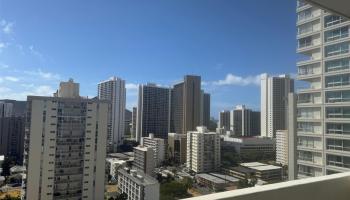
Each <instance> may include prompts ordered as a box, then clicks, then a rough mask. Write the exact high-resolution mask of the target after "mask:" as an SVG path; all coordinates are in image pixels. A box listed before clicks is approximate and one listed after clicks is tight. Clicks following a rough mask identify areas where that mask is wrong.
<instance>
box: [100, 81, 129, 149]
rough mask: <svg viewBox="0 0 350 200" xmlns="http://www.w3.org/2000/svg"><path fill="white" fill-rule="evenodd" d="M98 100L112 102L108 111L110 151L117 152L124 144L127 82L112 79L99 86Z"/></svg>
mask: <svg viewBox="0 0 350 200" xmlns="http://www.w3.org/2000/svg"><path fill="white" fill-rule="evenodd" d="M98 98H99V99H101V100H109V101H111V104H112V108H111V110H109V111H108V114H109V124H108V150H109V151H110V152H117V149H118V145H120V144H122V143H123V139H124V132H125V119H124V118H125V98H126V89H125V81H124V80H122V79H120V78H117V77H112V78H110V79H109V80H106V81H103V82H101V83H99V84H98Z"/></svg>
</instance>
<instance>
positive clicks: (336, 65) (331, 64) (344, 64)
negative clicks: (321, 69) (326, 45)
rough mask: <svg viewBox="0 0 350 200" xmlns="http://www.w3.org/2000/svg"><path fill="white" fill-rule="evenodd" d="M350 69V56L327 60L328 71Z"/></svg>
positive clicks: (326, 68) (326, 67)
mask: <svg viewBox="0 0 350 200" xmlns="http://www.w3.org/2000/svg"><path fill="white" fill-rule="evenodd" d="M348 69H350V58H341V59H336V60H330V61H326V62H325V71H326V72H335V71H341V70H348Z"/></svg>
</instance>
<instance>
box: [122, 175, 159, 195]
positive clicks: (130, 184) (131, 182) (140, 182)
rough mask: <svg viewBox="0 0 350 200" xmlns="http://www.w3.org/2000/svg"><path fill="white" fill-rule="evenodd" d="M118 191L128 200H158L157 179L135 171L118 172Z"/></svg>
mask: <svg viewBox="0 0 350 200" xmlns="http://www.w3.org/2000/svg"><path fill="white" fill-rule="evenodd" d="M118 189H119V193H125V194H126V195H127V197H128V200H159V183H158V181H157V179H155V178H153V177H151V176H149V175H147V174H144V173H142V172H139V171H137V170H130V169H128V168H124V169H120V170H118Z"/></svg>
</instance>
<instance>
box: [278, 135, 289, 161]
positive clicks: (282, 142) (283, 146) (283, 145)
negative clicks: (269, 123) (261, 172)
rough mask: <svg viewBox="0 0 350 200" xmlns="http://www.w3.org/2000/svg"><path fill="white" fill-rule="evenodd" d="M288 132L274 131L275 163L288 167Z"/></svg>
mask: <svg viewBox="0 0 350 200" xmlns="http://www.w3.org/2000/svg"><path fill="white" fill-rule="evenodd" d="M288 146H289V145H288V130H277V131H276V163H278V164H282V165H284V166H288V155H289V154H288Z"/></svg>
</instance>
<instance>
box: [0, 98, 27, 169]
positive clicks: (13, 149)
mask: <svg viewBox="0 0 350 200" xmlns="http://www.w3.org/2000/svg"><path fill="white" fill-rule="evenodd" d="M25 112H26V102H25V101H16V100H8V99H6V100H0V155H5V156H6V157H11V158H13V159H15V161H16V162H17V163H18V164H22V162H23V151H24V150H23V145H24V143H23V142H24V126H25Z"/></svg>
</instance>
